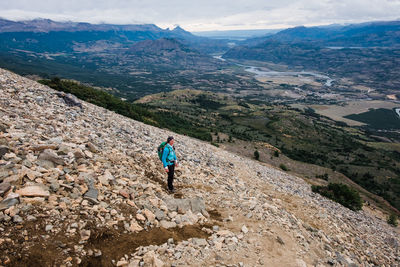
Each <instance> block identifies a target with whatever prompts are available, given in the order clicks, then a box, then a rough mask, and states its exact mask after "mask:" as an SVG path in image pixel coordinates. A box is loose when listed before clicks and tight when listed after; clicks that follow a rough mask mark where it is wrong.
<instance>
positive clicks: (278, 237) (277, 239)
mask: <svg viewBox="0 0 400 267" xmlns="http://www.w3.org/2000/svg"><path fill="white" fill-rule="evenodd" d="M276 241H278V243H279V244H281V245H285V242H283V240H282V238H281V237H280V236H277V237H276Z"/></svg>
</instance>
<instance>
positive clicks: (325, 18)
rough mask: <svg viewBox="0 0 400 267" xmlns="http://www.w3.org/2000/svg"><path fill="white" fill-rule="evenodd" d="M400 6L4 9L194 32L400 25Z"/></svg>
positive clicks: (393, 2) (74, 2)
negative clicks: (393, 22)
mask: <svg viewBox="0 0 400 267" xmlns="http://www.w3.org/2000/svg"><path fill="white" fill-rule="evenodd" d="M398 14H400V0H380V1H378V0H353V1H346V0H338V1H332V0H321V1H320V0H318V1H317V0H299V1H294V0H279V1H278V0H272V1H268V2H267V3H266V2H265V1H262V0H247V1H244V0H236V1H228V0H221V1H218V2H215V1H209V0H204V1H202V2H201V3H198V2H187V1H183V0H173V1H169V2H168V3H165V2H161V1H156V0H148V1H145V2H143V1H126V0H108V1H105V0H100V1H93V0H88V1H84V2H82V1H78V0H70V1H51V2H49V1H46V0H35V1H27V0H14V1H7V2H3V3H0V17H2V18H4V19H8V20H18V21H20V20H31V19H35V18H46V19H51V20H54V21H61V22H62V21H74V22H89V23H96V24H98V23H107V24H156V25H157V26H159V27H161V28H171V27H174V26H175V25H180V26H181V27H182V28H184V29H186V30H188V31H193V32H201V31H226V30H256V29H284V28H290V27H295V26H300V25H304V26H317V25H329V24H351V23H361V22H367V21H368V22H369V21H388V20H398V19H399V15H398Z"/></svg>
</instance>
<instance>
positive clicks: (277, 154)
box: [274, 150, 279, 158]
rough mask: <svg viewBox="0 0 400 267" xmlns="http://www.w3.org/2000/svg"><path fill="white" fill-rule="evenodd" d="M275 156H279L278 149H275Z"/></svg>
mask: <svg viewBox="0 0 400 267" xmlns="http://www.w3.org/2000/svg"><path fill="white" fill-rule="evenodd" d="M274 157H277V158H278V157H279V151H277V150H275V151H274Z"/></svg>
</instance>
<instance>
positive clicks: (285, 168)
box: [279, 163, 289, 171]
mask: <svg viewBox="0 0 400 267" xmlns="http://www.w3.org/2000/svg"><path fill="white" fill-rule="evenodd" d="M279 168H281V169H282V170H284V171H288V170H289V169H288V167H286V165H285V164H283V163H281V164H280V165H279Z"/></svg>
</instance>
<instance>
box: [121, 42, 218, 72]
mask: <svg viewBox="0 0 400 267" xmlns="http://www.w3.org/2000/svg"><path fill="white" fill-rule="evenodd" d="M126 56H127V57H128V58H129V62H130V63H129V64H133V65H136V66H137V68H142V69H153V70H154V69H162V68H165V69H167V70H168V69H170V70H172V69H204V70H213V69H214V70H215V69H217V68H219V67H221V66H224V65H226V63H224V62H222V61H220V60H217V59H214V58H212V57H211V56H207V55H204V54H201V53H199V52H198V51H196V50H193V49H192V48H190V47H189V46H187V45H184V44H182V43H181V42H179V41H178V40H176V39H172V38H161V39H157V40H145V41H141V42H138V43H135V44H134V45H133V46H132V47H131V48H129V49H128V51H127V52H126Z"/></svg>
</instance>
